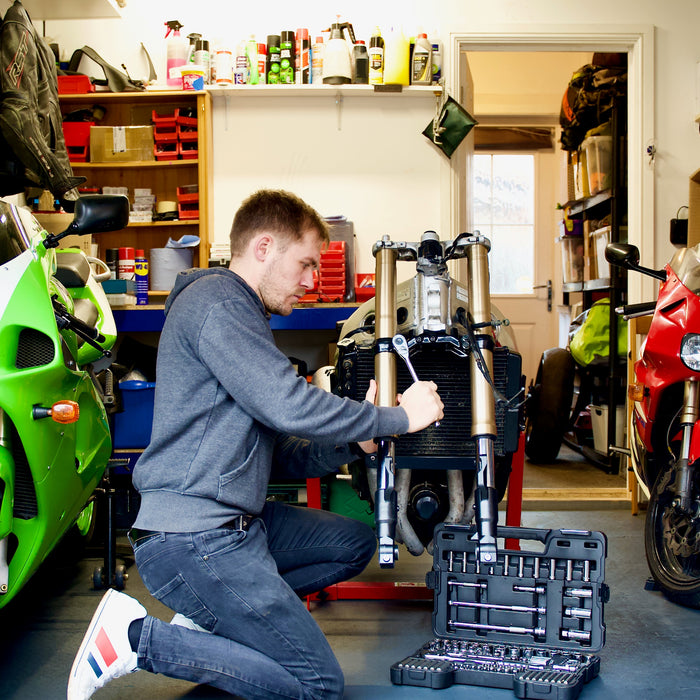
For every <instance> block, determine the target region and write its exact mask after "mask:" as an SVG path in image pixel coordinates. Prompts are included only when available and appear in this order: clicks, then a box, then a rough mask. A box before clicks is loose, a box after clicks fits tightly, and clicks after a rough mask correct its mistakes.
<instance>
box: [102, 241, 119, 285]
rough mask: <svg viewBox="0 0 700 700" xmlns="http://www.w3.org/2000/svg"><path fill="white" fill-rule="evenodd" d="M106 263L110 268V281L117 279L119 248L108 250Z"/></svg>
mask: <svg viewBox="0 0 700 700" xmlns="http://www.w3.org/2000/svg"><path fill="white" fill-rule="evenodd" d="M105 262H106V263H107V267H108V268H109V279H111V280H115V279H117V272H118V269H119V248H107V250H106V252H105Z"/></svg>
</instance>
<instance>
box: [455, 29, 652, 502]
mask: <svg viewBox="0 0 700 700" xmlns="http://www.w3.org/2000/svg"><path fill="white" fill-rule="evenodd" d="M475 51H500V52H506V51H539V52H546V51H584V52H588V51H590V52H624V53H627V56H628V72H627V87H628V100H627V183H628V186H627V199H628V241H629V242H630V243H633V244H634V245H636V246H637V247H638V248H639V250H640V252H641V254H642V258H643V259H644V258H650V259H651V265H650V266H652V267H653V262H654V257H655V253H654V214H655V209H654V192H655V189H654V187H655V180H654V170H653V163H652V162H651V161H649V163H645V159H647V158H648V155H647V148H649V147H651V146H653V145H654V143H655V112H654V105H655V93H654V26H653V25H617V26H613V27H611V26H610V25H575V26H574V25H563V26H555V25H546V26H538V25H529V26H527V27H517V28H511V27H502V28H494V29H493V30H491V31H488V30H484V31H476V32H460V31H455V32H450V35H449V54H448V55H449V61H450V63H449V68H450V70H449V73H448V79H447V81H446V88H447V90H448V91H449V92H450V93H451V94H452V95H457V96H460V87H461V86H462V85H463V84H466V83H465V82H464V81H466V80H469V81H471V76H470V75H469V69H468V64H467V61H466V58H465V54H466V53H467V52H475ZM565 89H566V86H565V85H563V86H562V95H563V93H564V90H565ZM460 101H461V100H460ZM467 148H468V146H467V144H466V143H465V144H463V146H462V147H461V148H459V149H457V151H456V153H455V156H456V157H455V158H453V160H452V161H451V162H450V166H449V174H448V173H446V172H445V171H443V173H444V174H443V178H444V179H443V184H446V181H447V180H449V187H448V188H447V189H448V191H449V201H447V202H445V204H446V206H447V208H446V210H444V212H445V213H444V216H443V225H445V226H449V230H451V231H452V232H453V234H454V235H457V234H458V233H459V232H461V231H466V230H468V228H467V227H468V225H469V221H468V218H469V217H468V201H469V200H468V196H467V194H468V193H467V158H466V156H465V151H466V149H467ZM460 156H461V157H460ZM627 294H628V300H629V302H630V303H635V302H639V301H643V300H644V299H650V298H653V297H654V296H655V289H654V285H653V280H651V279H650V278H647V277H646V276H645V275H632V276H630V278H629V280H628V286H627ZM529 491H535V492H539V491H540V489H534V490H533V489H529ZM545 491H546V489H545ZM583 493H585V495H583ZM583 493H582V492H579V491H578V490H571V491H569V493H568V496H554V497H553V498H552V497H551V495H550V497H546V496H545V498H546V500H547V501H550V500H552V501H556V500H560V499H561V498H564V500H571V501H581V500H600V499H603V500H611V501H618V500H620V501H629V500H630V492H629V488H619V489H617V488H613V489H605V488H600V489H599V488H592V489H587V490H586V491H585V492H583ZM537 495H539V493H538V494H537ZM543 495H544V494H543ZM582 495H583V498H582ZM533 497H536V496H535V494H533Z"/></svg>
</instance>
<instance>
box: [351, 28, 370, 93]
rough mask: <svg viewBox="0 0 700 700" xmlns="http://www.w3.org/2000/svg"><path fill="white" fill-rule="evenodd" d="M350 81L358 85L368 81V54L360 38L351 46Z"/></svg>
mask: <svg viewBox="0 0 700 700" xmlns="http://www.w3.org/2000/svg"><path fill="white" fill-rule="evenodd" d="M352 82H353V83H356V84H359V85H367V84H368V83H369V54H368V53H367V47H366V46H365V42H364V41H362V39H360V40H359V41H357V42H356V43H355V46H353V48H352Z"/></svg>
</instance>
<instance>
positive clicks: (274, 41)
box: [267, 34, 281, 85]
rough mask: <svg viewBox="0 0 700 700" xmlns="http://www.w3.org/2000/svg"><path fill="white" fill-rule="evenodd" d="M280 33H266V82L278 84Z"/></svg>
mask: <svg viewBox="0 0 700 700" xmlns="http://www.w3.org/2000/svg"><path fill="white" fill-rule="evenodd" d="M280 60H281V58H280V35H279V34H268V35H267V84H268V85H278V84H279V82H280Z"/></svg>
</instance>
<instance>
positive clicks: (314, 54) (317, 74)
mask: <svg viewBox="0 0 700 700" xmlns="http://www.w3.org/2000/svg"><path fill="white" fill-rule="evenodd" d="M311 82H312V83H313V84H314V85H323V37H322V36H317V37H316V41H315V42H314V43H313V45H312V47H311Z"/></svg>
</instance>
